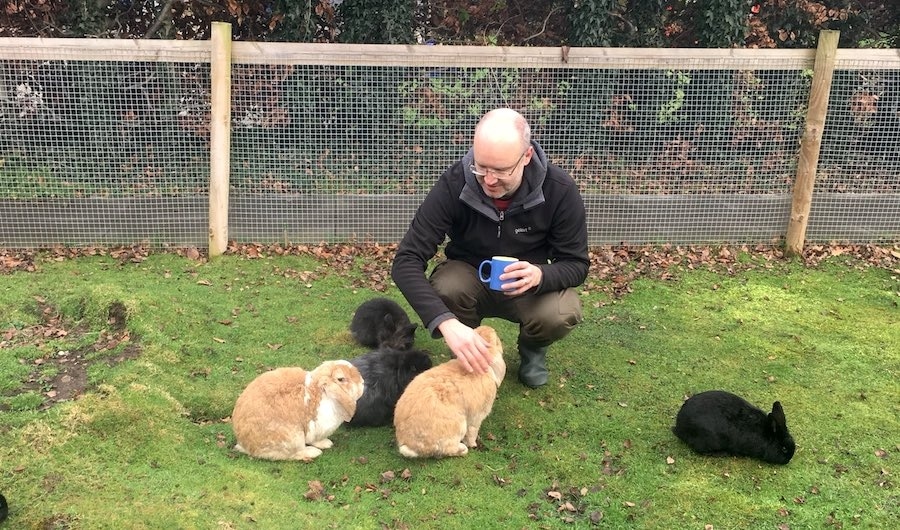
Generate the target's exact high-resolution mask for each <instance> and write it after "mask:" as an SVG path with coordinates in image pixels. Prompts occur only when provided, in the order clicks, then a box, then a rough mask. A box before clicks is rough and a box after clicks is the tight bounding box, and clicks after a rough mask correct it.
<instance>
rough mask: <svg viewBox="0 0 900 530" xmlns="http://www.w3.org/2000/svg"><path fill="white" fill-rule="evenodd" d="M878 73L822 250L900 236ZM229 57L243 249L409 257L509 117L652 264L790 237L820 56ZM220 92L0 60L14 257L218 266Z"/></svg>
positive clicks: (886, 100)
mask: <svg viewBox="0 0 900 530" xmlns="http://www.w3.org/2000/svg"><path fill="white" fill-rule="evenodd" d="M848 52H856V53H848ZM866 52H867V53H863V51H861V50H857V51H847V50H841V55H839V56H838V61H837V69H836V72H835V76H834V81H833V86H832V88H831V98H830V103H829V108H828V118H827V123H826V126H825V130H824V132H823V135H822V146H821V154H820V159H819V166H818V172H817V181H816V188H815V192H814V200H813V206H812V213H811V216H810V222H809V227H808V229H807V233H806V235H807V240H809V241H823V242H828V241H845V242H876V243H879V242H889V241H896V240H897V239H898V238H900V54H898V53H897V51H896V50H887V51H885V50H882V51H875V50H868V51H866ZM232 59H233V67H232V75H231V120H230V125H231V145H230V148H231V152H230V155H229V156H230V199H229V210H228V233H229V238H230V239H232V240H236V241H239V242H247V241H259V242H274V241H282V242H285V243H316V242H319V241H322V240H326V241H344V240H367V241H377V242H395V241H398V240H399V239H400V238H401V237H402V235H403V233H404V232H405V229H406V227H407V225H408V222H409V220H410V219H411V217H412V214H413V213H414V211H415V208H416V207H417V205H418V203H419V202H420V201H421V199H422V198H423V196H424V194H425V193H426V192H427V190H428V189H429V188H430V187H431V185H432V184H433V183H434V181H435V180H436V179H437V177H438V175H440V173H441V172H442V171H443V170H444V169H445V168H446V167H447V166H448V165H449V164H451V163H452V162H454V161H455V160H456V159H458V158H459V157H460V156H462V155H463V154H464V153H465V152H466V150H467V149H468V148H469V143H470V140H471V133H472V129H473V128H474V125H475V123H476V122H477V120H478V118H479V117H480V116H481V115H482V114H483V113H484V112H485V111H487V110H490V109H491V108H494V107H500V106H509V107H512V108H515V109H517V110H519V111H520V112H522V113H523V114H524V115H525V116H526V118H528V120H529V122H530V123H531V126H532V132H533V137H534V138H535V139H536V140H538V141H539V142H540V143H541V144H542V146H543V147H544V149H545V150H546V151H547V153H548V155H549V156H550V159H551V161H553V162H554V163H556V164H558V165H560V166H562V167H563V168H565V169H566V170H568V171H569V172H570V174H571V175H572V176H573V177H574V178H575V179H576V181H577V182H578V184H579V186H580V188H581V190H582V194H583V196H584V198H585V203H586V207H587V212H588V226H589V234H590V236H589V237H590V241H591V243H592V244H607V243H609V244H619V243H624V244H634V245H637V244H645V243H675V244H692V243H760V242H761V243H774V242H777V241H779V240H780V239H781V238H782V237H783V236H784V233H785V228H786V226H787V224H788V218H789V216H790V209H791V191H792V186H793V182H794V178H795V174H796V170H797V159H798V149H799V143H800V139H801V137H802V136H803V133H804V124H805V117H806V113H807V103H808V100H809V91H810V82H811V78H812V71H811V68H812V65H813V51H812V50H628V49H573V50H570V51H568V52H567V51H566V50H563V49H557V48H522V49H514V48H480V47H465V46H460V47H439V46H438V47H431V46H416V47H408V46H348V45H310V44H285V43H241V42H236V43H234V44H233V57H232ZM213 82H214V81H213V80H212V79H211V78H210V51H209V43H205V42H184V41H127V42H121V41H98V40H78V39H72V40H66V41H53V40H50V41H47V40H45V41H35V40H31V39H0V246H5V247H26V248H34V247H45V246H52V245H59V244H62V245H71V246H86V245H118V244H135V243H142V244H150V245H152V246H161V247H165V246H176V247H177V246H200V247H205V246H206V244H207V236H208V229H209V226H208V219H209V213H208V209H209V197H208V192H209V178H210V170H209V163H210V156H211V154H210V146H209V144H210V126H211V123H210V119H211V118H210V116H211V113H210V93H211V90H212V89H213V88H212V84H213ZM213 156H214V155H213Z"/></svg>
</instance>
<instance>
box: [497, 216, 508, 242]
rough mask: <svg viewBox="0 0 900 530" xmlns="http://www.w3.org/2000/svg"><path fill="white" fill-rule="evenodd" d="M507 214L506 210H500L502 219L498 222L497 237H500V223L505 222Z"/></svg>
mask: <svg viewBox="0 0 900 530" xmlns="http://www.w3.org/2000/svg"><path fill="white" fill-rule="evenodd" d="M504 214H506V210H501V211H500V221H498V222H497V239H500V225H501V224H503V216H504Z"/></svg>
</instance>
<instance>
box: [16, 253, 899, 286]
mask: <svg viewBox="0 0 900 530" xmlns="http://www.w3.org/2000/svg"><path fill="white" fill-rule="evenodd" d="M153 251H157V250H151V249H150V248H149V247H147V246H141V245H134V246H126V247H117V248H102V247H87V248H65V247H55V248H52V249H45V250H40V251H38V250H27V249H26V250H16V249H0V274H9V273H12V272H16V271H21V272H35V271H37V270H38V268H39V266H40V263H41V262H51V261H61V260H65V259H72V258H77V257H81V256H110V257H112V258H114V259H116V260H118V261H119V262H120V263H123V264H125V263H140V262H142V261H144V260H145V259H146V258H147V257H148V256H149V255H150V254H151V252H153ZM164 251H166V250H164ZM167 251H168V252H174V253H176V254H178V255H181V256H183V257H185V258H188V259H190V260H193V261H205V260H206V259H207V257H206V256H205V255H204V254H203V253H202V252H201V251H200V250H199V249H197V248H195V247H187V248H179V249H172V250H167ZM396 251H397V245H396V244H378V243H357V242H348V243H319V244H301V245H283V244H278V243H276V244H263V243H234V242H232V243H231V244H230V245H229V246H228V248H227V250H226V254H229V255H236V256H241V257H243V258H245V259H267V258H272V257H277V256H292V255H293V256H308V257H313V258H315V259H316V260H318V261H319V262H321V265H320V266H319V267H318V268H317V269H316V271H304V272H303V274H304V275H305V276H306V278H305V280H304V281H312V280H314V279H316V278H318V277H321V276H324V275H327V274H335V273H336V274H340V275H342V276H345V277H346V278H347V279H348V280H350V283H351V285H352V287H354V288H361V289H370V290H372V291H377V292H384V291H386V290H387V289H388V288H389V287H390V285H391V278H390V271H391V264H392V262H393V259H394V254H395V253H396ZM839 257H843V258H846V260H847V264H848V266H851V267H855V268H866V267H877V268H882V269H886V270H889V271H892V272H894V273H897V274H900V245H896V244H895V245H893V246H878V245H837V244H835V245H809V246H807V247H806V248H805V249H804V251H803V255H802V256H800V260H801V261H802V262H803V263H804V265H806V266H808V267H815V266H818V265H820V264H821V263H822V262H823V261H824V260H826V259H833V258H839ZM589 258H590V272H589V274H588V280H587V281H586V282H585V284H584V286H583V290H584V292H585V293H591V292H595V291H600V292H604V293H607V294H609V295H611V296H614V297H620V296H623V295H625V294H627V293H629V292H630V290H631V287H630V285H631V283H632V282H633V281H634V280H635V279H637V278H641V277H649V278H655V279H661V280H671V279H674V278H675V277H676V275H677V274H678V273H679V271H682V270H695V269H707V270H712V271H716V272H720V273H724V274H735V273H737V272H740V271H745V270H752V269H760V268H764V269H771V268H775V267H776V266H777V265H778V264H779V263H782V262H784V261H785V260H786V258H785V255H784V252H783V250H782V249H781V248H779V247H775V246H772V245H764V244H757V245H736V246H717V247H714V246H691V245H688V246H681V245H656V246H649V245H647V246H640V247H635V246H627V245H610V246H600V247H594V248H592V249H591V250H590V253H589ZM288 273H290V271H288Z"/></svg>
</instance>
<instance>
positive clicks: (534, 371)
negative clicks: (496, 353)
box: [519, 344, 549, 388]
mask: <svg viewBox="0 0 900 530" xmlns="http://www.w3.org/2000/svg"><path fill="white" fill-rule="evenodd" d="M519 358H520V359H521V361H522V362H521V364H520V365H519V381H521V382H522V384H523V385H525V386H529V387H531V388H537V387H539V386H543V385H546V384H547V377H548V374H549V371H548V370H547V346H542V347H536V346H526V345H522V344H519Z"/></svg>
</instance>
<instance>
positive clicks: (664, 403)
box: [0, 254, 900, 529]
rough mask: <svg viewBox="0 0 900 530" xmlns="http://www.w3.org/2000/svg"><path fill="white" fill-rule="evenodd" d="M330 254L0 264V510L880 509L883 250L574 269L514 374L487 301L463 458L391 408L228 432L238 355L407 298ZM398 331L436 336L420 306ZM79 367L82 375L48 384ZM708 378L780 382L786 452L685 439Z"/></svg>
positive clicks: (722, 515) (795, 520)
mask: <svg viewBox="0 0 900 530" xmlns="http://www.w3.org/2000/svg"><path fill="white" fill-rule="evenodd" d="M744 259H746V260H750V261H753V260H755V259H757V258H755V257H754V256H752V255H748V256H745V257H744ZM336 271H337V269H336V268H335V267H334V266H333V264H331V263H329V262H328V261H327V260H324V259H319V260H317V259H314V258H312V257H309V256H297V255H284V256H277V257H263V258H260V259H247V258H245V257H241V256H237V255H226V256H223V257H220V258H217V259H215V260H212V261H211V262H197V261H191V260H188V259H186V258H183V257H179V256H176V255H171V254H154V255H151V256H149V257H148V258H147V259H145V260H143V261H139V262H137V263H133V262H128V261H119V260H116V259H113V258H112V257H109V256H95V257H79V258H75V259H66V260H52V259H49V258H48V259H44V260H40V261H39V265H38V270H37V271H36V272H14V273H10V274H6V275H0V307H2V308H3V312H2V313H0V492H2V493H4V494H5V495H6V497H7V499H8V500H9V502H10V516H9V520H8V521H7V522H6V523H4V524H5V527H8V528H85V529H88V528H90V529H93V528H217V529H220V528H340V529H344V528H376V529H377V528H411V529H418V528H440V529H449V528H465V529H469V528H504V529H505V528H590V527H599V528H697V529H703V528H706V527H712V528H715V529H724V528H735V529H745V528H778V529H787V528H793V529H797V528H896V527H898V526H900V493H898V481H897V478H896V477H897V474H898V473H900V469H898V466H897V459H898V458H900V419H898V418H900V379H898V375H900V374H898V372H900V308H898V303H900V272H898V270H897V266H896V262H895V264H894V266H893V269H886V268H878V267H867V266H864V264H861V263H857V262H855V261H854V260H853V259H850V258H846V257H836V258H832V259H830V260H826V261H825V262H823V263H821V264H820V265H818V266H805V265H803V264H802V263H799V262H796V261H793V262H788V261H774V262H770V263H760V265H759V266H756V267H752V268H751V270H743V271H739V272H735V273H733V274H729V273H724V272H712V271H709V270H688V269H687V268H673V269H672V270H670V271H669V274H667V275H666V276H665V277H666V279H658V278H652V277H649V276H647V277H641V278H638V279H636V280H635V281H633V282H632V283H631V284H630V286H629V287H630V291H629V292H627V293H626V294H624V295H623V296H621V297H618V298H614V297H612V296H611V295H609V294H607V291H605V290H604V289H602V288H596V287H598V286H599V287H602V285H603V281H601V280H597V279H596V278H592V279H591V280H589V282H588V285H590V286H593V287H594V288H585V290H584V293H583V301H584V305H585V322H584V323H583V324H582V325H581V326H579V327H577V328H576V329H575V331H573V332H572V333H571V335H569V337H567V338H566V339H565V340H563V341H562V342H560V343H557V344H556V345H554V346H553V347H552V348H551V353H550V358H549V365H550V369H551V381H550V384H548V385H547V386H546V387H543V388H540V389H537V390H529V389H527V388H525V387H523V386H522V385H521V384H520V383H519V382H518V381H517V380H516V377H515V372H516V369H517V367H518V359H517V357H516V354H515V337H516V329H515V327H514V325H513V324H510V323H508V322H504V321H500V320H488V321H486V322H485V323H487V324H490V325H493V326H495V327H496V328H497V330H498V332H499V333H500V336H501V339H503V341H504V344H505V346H506V359H507V363H508V365H509V370H508V377H507V379H506V381H505V382H504V383H503V385H502V386H501V388H500V392H499V396H498V399H497V402H496V403H495V406H494V410H493V412H492V414H491V415H490V416H489V417H488V419H487V420H486V421H485V423H484V425H483V427H482V432H481V444H482V446H481V447H480V448H479V449H477V450H475V451H472V452H470V453H469V455H468V456H466V457H463V458H456V459H444V460H426V461H418V460H415V461H414V460H407V459H405V458H403V457H401V456H400V455H399V453H398V452H397V449H396V446H395V443H394V440H393V430H392V428H389V427H383V428H369V429H349V428H347V427H346V426H345V427H341V428H340V429H339V430H338V431H337V432H336V433H335V435H334V436H333V437H332V439H333V440H334V442H335V443H334V447H333V448H332V449H329V450H326V451H325V453H324V454H323V455H322V456H321V457H319V458H318V459H316V460H315V461H313V462H311V463H297V462H266V461H259V460H253V459H250V458H248V457H246V456H244V455H241V454H238V453H235V452H234V451H232V450H231V447H232V446H233V444H234V436H233V434H232V431H231V426H230V424H229V423H228V417H229V415H230V414H231V409H232V407H233V405H234V401H235V399H236V398H237V396H238V395H239V393H240V392H241V390H242V389H243V388H244V387H245V386H246V384H247V383H248V382H249V381H250V380H252V379H253V378H254V377H255V376H256V375H257V374H259V373H260V372H261V371H263V370H266V369H269V368H273V367H276V366H286V365H296V366H302V367H305V368H310V367H313V366H315V365H317V364H319V363H320V362H322V361H323V360H327V359H337V358H351V357H354V356H356V355H359V354H361V353H363V352H364V351H365V349H364V348H362V347H359V346H356V345H355V344H354V343H353V342H352V340H351V338H350V334H349V332H348V331H347V327H348V324H349V322H350V317H351V315H352V313H353V311H354V310H355V308H356V307H357V306H358V305H359V304H360V303H362V302H363V301H364V300H366V299H368V298H370V297H373V296H381V295H386V296H389V297H391V298H394V299H395V300H397V301H399V302H401V304H402V305H403V306H404V307H405V308H406V309H407V310H409V306H408V305H407V304H406V303H405V301H404V300H403V298H402V296H401V295H400V293H399V291H397V290H396V288H393V287H390V286H389V287H388V289H387V291H386V292H385V293H380V292H377V291H374V290H369V289H366V288H363V287H360V285H363V284H365V281H366V279H367V276H369V275H372V274H373V272H372V269H371V267H368V266H366V265H365V264H363V263H359V264H357V265H356V266H354V267H351V268H350V269H349V270H341V271H339V272H336ZM116 315H118V316H120V317H121V316H123V315H124V316H125V318H124V327H122V326H120V325H119V322H121V320H122V319H121V318H118V319H117V318H111V317H115V316H116ZM411 315H412V314H411ZM417 347H420V348H423V349H426V350H428V351H430V352H431V353H432V354H433V357H434V359H435V361H436V362H442V361H444V360H447V359H448V358H449V356H448V350H447V348H446V347H445V346H444V344H443V343H442V342H440V341H435V340H432V339H430V338H429V337H428V336H427V334H426V333H425V331H424V330H422V329H420V330H419V334H418V337H417ZM76 365H77V366H82V367H86V368H87V369H86V371H83V373H82V374H79V372H78V371H77V370H75V367H76ZM67 377H68V379H66V378H67ZM79 377H82V378H83V382H82V384H81V387H83V389H82V390H81V391H80V392H79V394H78V395H77V397H75V398H73V399H67V398H66V396H65V395H61V394H60V393H61V392H63V391H65V389H66V388H67V386H68V387H75V388H76V389H78V388H79V386H78V383H79ZM714 388H718V389H725V390H729V391H732V392H734V393H737V394H740V395H742V396H744V397H745V398H746V399H748V400H749V401H751V402H753V403H755V404H757V405H758V406H760V407H761V408H764V409H769V408H770V407H771V404H772V401H775V400H780V401H781V402H782V404H783V405H784V408H785V413H786V415H787V421H788V427H789V428H790V429H791V432H792V434H793V436H794V438H795V440H796V442H797V452H796V454H795V456H794V458H793V460H792V461H791V462H790V463H789V464H788V465H786V466H773V465H769V464H764V463H761V462H757V461H754V460H749V459H738V458H729V457H707V456H700V455H696V454H693V453H692V452H691V451H690V450H689V449H688V448H687V447H686V446H685V445H683V444H682V443H681V442H680V441H679V440H678V439H676V438H675V437H674V435H673V434H672V433H671V431H670V427H671V426H672V424H673V421H674V417H675V414H676V413H677V411H678V408H679V407H680V405H681V402H682V400H683V399H684V398H685V397H686V396H688V395H690V394H693V393H696V392H700V391H702V390H707V389H714ZM0 526H3V525H0Z"/></svg>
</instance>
